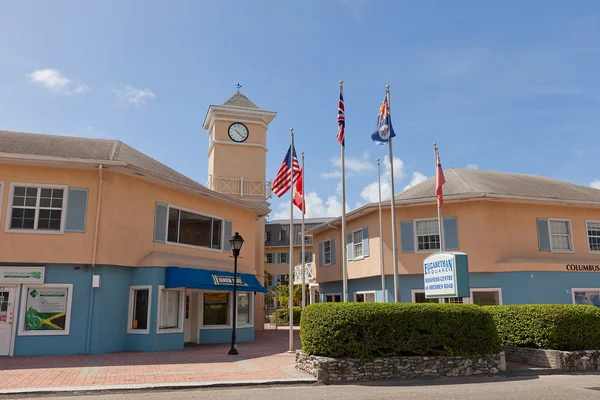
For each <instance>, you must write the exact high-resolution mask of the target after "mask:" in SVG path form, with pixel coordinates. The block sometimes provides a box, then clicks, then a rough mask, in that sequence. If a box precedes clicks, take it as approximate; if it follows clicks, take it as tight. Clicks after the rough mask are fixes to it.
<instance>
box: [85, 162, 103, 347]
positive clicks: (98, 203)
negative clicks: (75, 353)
mask: <svg viewBox="0 0 600 400" xmlns="http://www.w3.org/2000/svg"><path fill="white" fill-rule="evenodd" d="M103 182H104V179H103V178H102V164H100V165H98V199H97V200H96V220H95V222H94V244H93V247H92V279H93V276H94V275H96V257H97V254H98V231H99V230H100V209H101V205H102V184H103ZM91 289H92V290H91V292H90V308H89V310H88V327H87V340H86V346H85V354H90V347H91V342H92V313H93V312H94V297H95V294H96V288H94V287H92V288H91Z"/></svg>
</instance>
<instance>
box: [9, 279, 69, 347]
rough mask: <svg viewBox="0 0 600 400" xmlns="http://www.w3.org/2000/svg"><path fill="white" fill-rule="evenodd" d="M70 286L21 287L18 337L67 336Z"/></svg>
mask: <svg viewBox="0 0 600 400" xmlns="http://www.w3.org/2000/svg"><path fill="white" fill-rule="evenodd" d="M72 292H73V285H72V284H69V285H43V286H23V291H22V293H21V310H20V311H21V312H20V319H19V321H20V322H19V336H36V335H68V334H69V331H70V323H71V303H72Z"/></svg>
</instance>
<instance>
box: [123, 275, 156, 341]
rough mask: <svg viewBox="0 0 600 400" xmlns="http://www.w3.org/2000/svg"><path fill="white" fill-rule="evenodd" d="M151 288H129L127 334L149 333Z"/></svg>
mask: <svg viewBox="0 0 600 400" xmlns="http://www.w3.org/2000/svg"><path fill="white" fill-rule="evenodd" d="M151 298H152V286H131V288H130V292H129V322H128V324H129V325H128V330H127V333H135V334H148V333H150V304H151Z"/></svg>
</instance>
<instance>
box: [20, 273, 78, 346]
mask: <svg viewBox="0 0 600 400" xmlns="http://www.w3.org/2000/svg"><path fill="white" fill-rule="evenodd" d="M36 288H39V289H48V288H57V289H58V288H67V310H66V317H65V329H64V330H62V331H41V330H40V331H28V330H25V311H26V310H25V309H26V307H27V294H26V293H27V292H28V291H29V289H36ZM72 302H73V284H72V283H65V284H62V283H60V284H59V283H52V284H43V285H40V284H35V285H26V284H24V285H23V286H22V287H21V304H20V310H19V329H18V335H19V336H68V335H69V332H70V331H71V303H72Z"/></svg>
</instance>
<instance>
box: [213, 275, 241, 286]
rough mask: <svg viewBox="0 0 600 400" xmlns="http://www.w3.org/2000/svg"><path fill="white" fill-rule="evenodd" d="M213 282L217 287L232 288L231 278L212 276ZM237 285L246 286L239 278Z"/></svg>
mask: <svg viewBox="0 0 600 400" xmlns="http://www.w3.org/2000/svg"><path fill="white" fill-rule="evenodd" d="M212 277H213V281H214V282H215V285H217V286H222V285H224V286H233V276H222V275H215V274H213V276H212ZM237 285H238V286H248V284H247V283H246V282H244V281H243V280H242V278H240V277H239V276H238V277H237Z"/></svg>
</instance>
